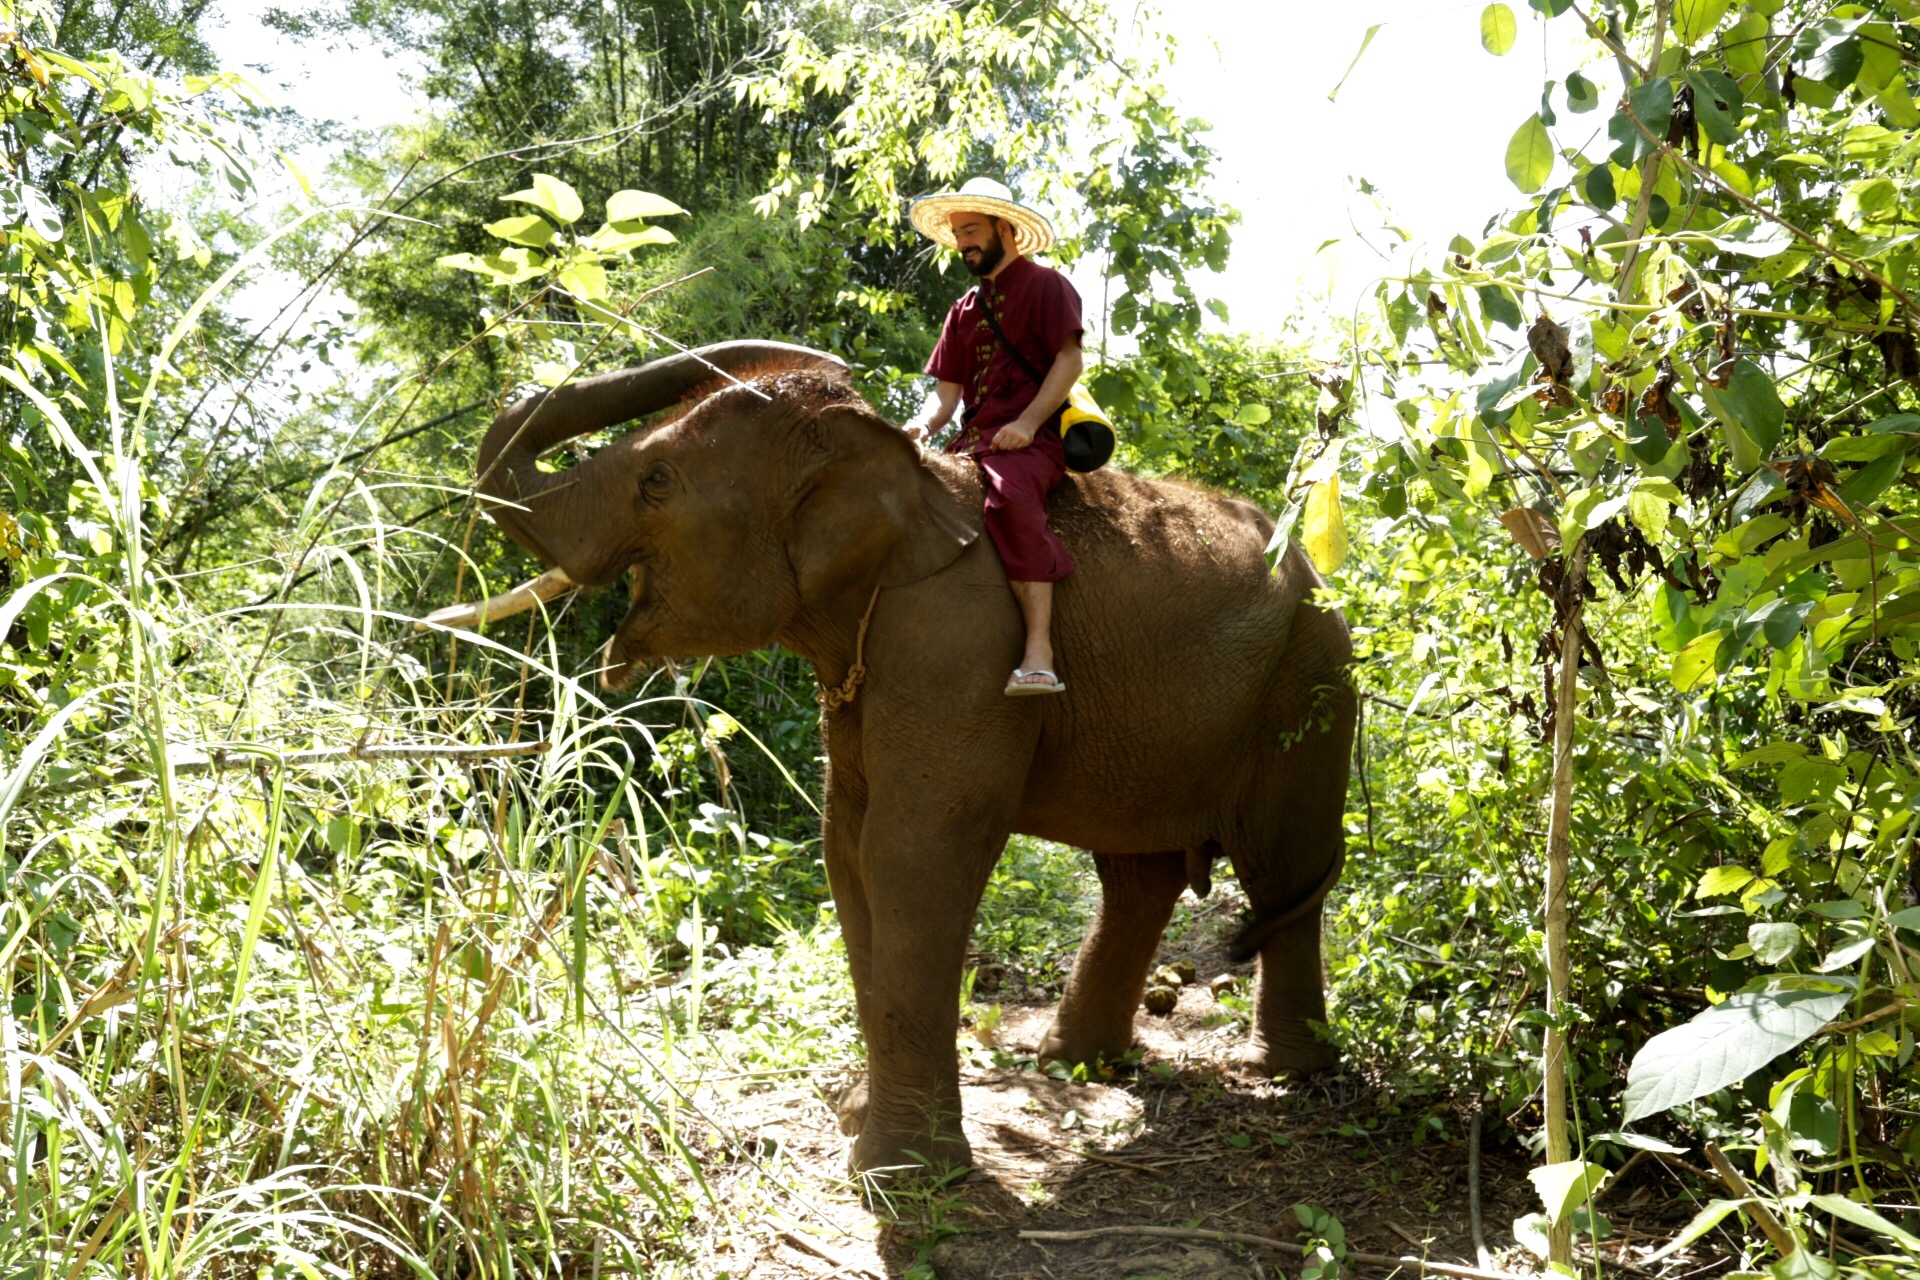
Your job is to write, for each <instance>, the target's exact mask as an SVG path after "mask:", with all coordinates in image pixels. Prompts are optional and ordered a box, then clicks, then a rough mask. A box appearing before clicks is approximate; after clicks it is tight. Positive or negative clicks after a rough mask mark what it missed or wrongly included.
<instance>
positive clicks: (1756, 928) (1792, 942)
mask: <svg viewBox="0 0 1920 1280" xmlns="http://www.w3.org/2000/svg"><path fill="white" fill-rule="evenodd" d="M1747 945H1748V946H1749V947H1752V948H1753V958H1754V959H1755V960H1758V961H1759V962H1760V963H1761V964H1779V963H1780V962H1781V961H1783V960H1785V959H1786V958H1787V957H1788V956H1790V955H1792V954H1793V953H1794V952H1796V951H1798V950H1799V949H1800V926H1799V925H1797V924H1788V923H1773V924H1750V925H1748V926H1747Z"/></svg>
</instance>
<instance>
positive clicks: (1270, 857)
mask: <svg viewBox="0 0 1920 1280" xmlns="http://www.w3.org/2000/svg"><path fill="white" fill-rule="evenodd" d="M1323 687H1325V688H1328V689H1330V690H1331V692H1328V693H1326V694H1324V695H1323V698H1324V701H1323V702H1322V703H1321V704H1320V705H1319V706H1318V707H1317V711H1316V713H1315V716H1314V718H1315V719H1317V721H1318V725H1317V728H1315V729H1313V730H1311V731H1309V732H1307V733H1306V734H1305V736H1304V737H1303V738H1300V739H1298V740H1296V741H1295V742H1294V743H1293V745H1292V746H1290V747H1289V748H1287V749H1285V750H1282V751H1279V752H1276V753H1275V754H1274V755H1273V756H1272V757H1270V758H1269V759H1267V760H1266V761H1264V762H1263V764H1262V767H1261V768H1260V769H1259V770H1258V771H1257V774H1256V776H1255V779H1254V782H1253V790H1252V793H1251V794H1250V795H1249V797H1248V802H1247V804H1246V806H1245V808H1244V810H1243V814H1242V817H1243V820H1244V821H1245V822H1246V824H1247V825H1246V828H1245V830H1244V832H1243V834H1242V835H1241V837H1240V838H1239V839H1237V840H1236V841H1234V842H1233V845H1232V846H1230V847H1229V848H1228V850H1227V852H1228V854H1229V855H1230V856H1231V857H1232V859H1233V864H1234V870H1235V872H1236V873H1237V874H1238V875H1239V877H1240V885H1241V888H1243V889H1244V890H1245V891H1246V894H1247V899H1248V901H1249V903H1250V904H1251V906H1252V908H1253V923H1252V924H1251V925H1249V926H1248V928H1247V930H1246V932H1245V933H1244V934H1243V935H1242V940H1241V941H1240V942H1239V943H1238V944H1236V947H1235V951H1236V952H1238V953H1240V956H1241V957H1244V954H1245V953H1246V952H1248V951H1256V950H1257V954H1258V955H1259V957H1260V961H1259V970H1258V977H1257V979H1256V982H1257V987H1256V991H1255V999H1254V1019H1253V1030H1252V1033H1251V1035H1250V1036H1249V1037H1248V1040H1247V1043H1246V1044H1245V1045H1244V1046H1242V1048H1241V1050H1240V1055H1239V1056H1240V1065H1241V1067H1242V1068H1243V1069H1244V1070H1247V1071H1250V1072H1253V1073H1256V1074H1259V1075H1264V1076H1281V1075H1311V1074H1312V1073H1314V1072H1316V1071H1322V1070H1325V1069H1327V1068H1328V1067H1331V1066H1333V1065H1334V1064H1335V1063H1336V1062H1337V1061H1338V1055H1337V1054H1336V1053H1335V1052H1334V1050H1333V1048H1332V1046H1330V1045H1328V1044H1327V1043H1326V1042H1325V1041H1324V1040H1322V1039H1321V1038H1320V1037H1319V1035H1317V1034H1316V1033H1315V1031H1314V1029H1313V1026H1312V1025H1310V1024H1315V1023H1318V1024H1324V1023H1325V1022H1326V1018H1327V999H1326V989H1325V977H1324V972H1323V970H1322V967H1321V960H1320V918H1321V914H1322V907H1321V901H1322V899H1324V898H1325V896H1326V893H1327V891H1328V890H1329V889H1331V888H1332V887H1333V882H1334V881H1335V880H1336V879H1337V878H1338V877H1339V874H1340V868H1341V864H1342V863H1343V862H1344V861H1345V856H1346V826H1345V824H1346V800H1347V763H1348V761H1349V760H1351V759H1352V756H1353V724H1354V714H1353V712H1354V700H1353V694H1352V691H1351V690H1350V689H1349V688H1348V687H1347V686H1346V684H1345V682H1344V681H1341V682H1339V683H1338V684H1329V685H1327V686H1323Z"/></svg>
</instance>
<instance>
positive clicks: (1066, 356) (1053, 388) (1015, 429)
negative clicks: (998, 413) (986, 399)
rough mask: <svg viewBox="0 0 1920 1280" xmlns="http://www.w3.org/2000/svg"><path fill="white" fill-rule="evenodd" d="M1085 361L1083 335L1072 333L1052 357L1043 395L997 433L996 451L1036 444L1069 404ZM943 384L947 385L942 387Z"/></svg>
mask: <svg viewBox="0 0 1920 1280" xmlns="http://www.w3.org/2000/svg"><path fill="white" fill-rule="evenodd" d="M1083 365H1084V362H1083V361H1082V360H1081V357H1080V335H1079V334H1077V333H1076V334H1069V335H1068V336H1067V341H1066V344H1065V345H1064V346H1062V347H1061V348H1060V354H1059V355H1057V356H1055V357H1054V358H1053V367H1052V368H1051V369H1049V370H1047V378H1046V381H1045V382H1042V383H1041V384H1040V392H1039V394H1038V395H1036V396H1034V398H1033V403H1031V404H1029V405H1028V406H1027V408H1026V412H1024V413H1022V414H1021V415H1020V416H1019V417H1017V418H1015V419H1014V420H1013V421H1012V422H1009V423H1008V424H1007V425H1006V426H1004V427H1002V428H1000V430H999V431H997V432H995V433H994V437H993V451H994V452H995V453H1000V452H1003V451H1005V450H1008V449H1024V448H1026V447H1027V446H1028V445H1030V444H1032V443H1033V438H1034V437H1035V436H1036V435H1039V434H1040V427H1041V424H1043V423H1045V422H1046V420H1047V419H1048V418H1051V417H1052V416H1053V411H1054V410H1055V409H1058V408H1059V407H1060V406H1061V405H1063V404H1065V403H1066V402H1067V392H1069V391H1071V390H1073V384H1074V383H1076V382H1078V381H1079V380H1080V370H1081V368H1082V367H1083ZM943 385H944V384H943Z"/></svg>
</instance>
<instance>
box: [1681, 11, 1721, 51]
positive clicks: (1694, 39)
mask: <svg viewBox="0 0 1920 1280" xmlns="http://www.w3.org/2000/svg"><path fill="white" fill-rule="evenodd" d="M1729 7H1731V0H1674V5H1673V34H1674V35H1676V36H1678V37H1679V38H1680V43H1681V44H1683V45H1686V46H1687V47H1688V48H1692V47H1693V46H1694V45H1696V44H1699V43H1700V42H1701V41H1702V40H1704V39H1706V38H1707V37H1708V36H1709V35H1711V34H1712V33H1713V29H1714V28H1715V27H1717V26H1719V25H1720V19H1722V18H1724V17H1726V16H1727V9H1728V8H1729Z"/></svg>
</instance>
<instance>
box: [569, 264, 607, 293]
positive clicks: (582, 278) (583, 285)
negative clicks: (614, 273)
mask: <svg viewBox="0 0 1920 1280" xmlns="http://www.w3.org/2000/svg"><path fill="white" fill-rule="evenodd" d="M560 285H561V287H562V288H564V289H565V290H566V291H567V292H568V293H571V294H573V295H574V296H575V297H576V298H585V299H587V300H588V301H590V302H604V301H605V300H606V297H607V269H606V268H605V267H603V266H601V265H600V264H599V263H597V262H594V261H593V260H591V259H579V258H576V259H575V260H574V261H572V262H569V263H568V264H567V265H566V266H564V267H562V268H561V269H560Z"/></svg>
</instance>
